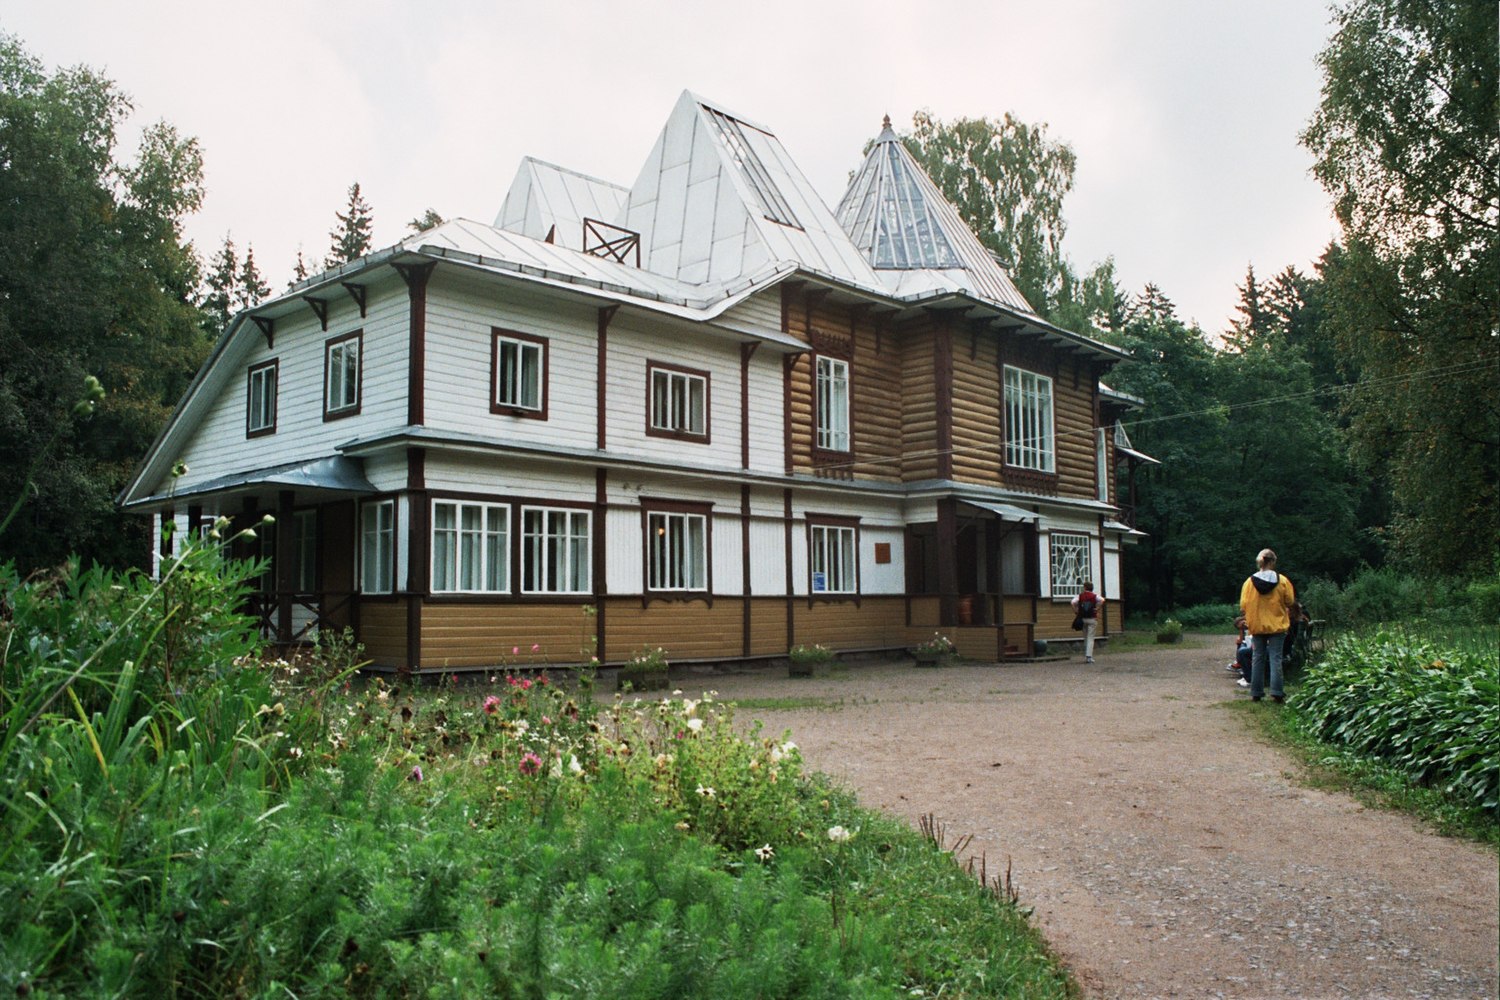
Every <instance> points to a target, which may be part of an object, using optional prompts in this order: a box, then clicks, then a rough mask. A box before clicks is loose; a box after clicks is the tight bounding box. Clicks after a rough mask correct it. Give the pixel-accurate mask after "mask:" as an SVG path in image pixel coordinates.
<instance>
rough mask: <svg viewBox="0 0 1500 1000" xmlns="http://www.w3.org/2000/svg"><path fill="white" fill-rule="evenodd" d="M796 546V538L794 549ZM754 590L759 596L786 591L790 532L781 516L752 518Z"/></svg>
mask: <svg viewBox="0 0 1500 1000" xmlns="http://www.w3.org/2000/svg"><path fill="white" fill-rule="evenodd" d="M804 547H805V544H804ZM796 548H797V545H796V540H795V539H793V544H792V550H793V551H794V552H795V551H796ZM750 593H751V594H753V595H755V596H756V597H766V596H772V597H780V596H784V595H785V594H786V535H785V534H784V527H783V524H782V521H781V519H780V518H779V517H778V518H777V519H776V520H761V519H756V520H752V521H751V522H750Z"/></svg>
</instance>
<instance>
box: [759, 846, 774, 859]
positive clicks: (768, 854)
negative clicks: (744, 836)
mask: <svg viewBox="0 0 1500 1000" xmlns="http://www.w3.org/2000/svg"><path fill="white" fill-rule="evenodd" d="M755 856H756V857H757V858H760V860H762V861H770V860H771V859H772V858H774V857H775V856H776V849H775V848H774V847H772V846H771V845H770V844H767V845H766V846H764V847H757V848H756V849H755Z"/></svg>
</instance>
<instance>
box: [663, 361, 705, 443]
mask: <svg viewBox="0 0 1500 1000" xmlns="http://www.w3.org/2000/svg"><path fill="white" fill-rule="evenodd" d="M650 371H651V417H650V419H651V430H652V431H655V432H656V433H659V434H671V435H675V436H680V437H707V436H708V376H707V375H706V374H702V373H699V372H690V371H687V370H684V369H676V368H667V367H657V366H656V365H652V366H650Z"/></svg>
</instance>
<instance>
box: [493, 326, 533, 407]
mask: <svg viewBox="0 0 1500 1000" xmlns="http://www.w3.org/2000/svg"><path fill="white" fill-rule="evenodd" d="M493 336H494V338H495V373H494V385H493V386H491V391H492V392H493V398H492V399H491V400H490V402H491V406H492V408H495V409H499V410H525V411H526V412H528V413H536V414H541V413H544V412H545V411H546V409H547V345H546V343H545V342H544V341H541V340H531V339H528V338H525V337H518V336H515V335H514V334H510V333H505V332H502V331H499V330H496V331H494V332H493ZM507 354H509V355H510V356H511V359H512V360H510V361H509V362H507V360H506V356H507ZM528 358H529V359H531V362H532V364H531V368H530V369H529V370H528V368H527V359H528ZM507 363H508V364H509V371H508V373H507ZM528 390H529V392H528ZM528 395H529V396H530V397H531V401H530V402H527V397H528Z"/></svg>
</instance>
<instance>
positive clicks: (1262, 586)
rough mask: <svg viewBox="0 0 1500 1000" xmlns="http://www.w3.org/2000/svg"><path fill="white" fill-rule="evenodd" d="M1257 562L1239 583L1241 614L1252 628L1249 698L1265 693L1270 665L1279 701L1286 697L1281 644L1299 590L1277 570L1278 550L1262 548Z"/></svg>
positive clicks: (1274, 696)
mask: <svg viewBox="0 0 1500 1000" xmlns="http://www.w3.org/2000/svg"><path fill="white" fill-rule="evenodd" d="M1255 564H1256V566H1257V567H1259V568H1258V569H1257V570H1256V572H1255V573H1253V574H1252V575H1251V576H1250V577H1248V578H1247V579H1246V580H1245V583H1244V585H1243V586H1242V587H1240V614H1241V615H1243V616H1244V619H1245V625H1246V627H1247V628H1248V629H1249V630H1250V649H1251V660H1250V700H1251V701H1260V699H1261V698H1262V697H1263V696H1264V695H1265V693H1266V687H1267V677H1266V674H1267V668H1269V673H1270V678H1269V680H1270V684H1269V686H1270V689H1271V700H1272V701H1276V702H1280V701H1284V700H1286V692H1285V691H1284V690H1283V689H1282V685H1281V653H1282V644H1283V640H1284V639H1285V637H1286V632H1287V629H1288V628H1290V627H1291V623H1292V619H1291V609H1292V605H1293V604H1295V603H1296V602H1297V592H1296V590H1294V589H1293V587H1292V581H1290V580H1288V579H1287V578H1286V577H1284V576H1282V575H1281V574H1280V573H1278V572H1276V553H1274V552H1272V551H1271V550H1270V549H1261V550H1260V555H1258V556H1256V557H1255Z"/></svg>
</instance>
